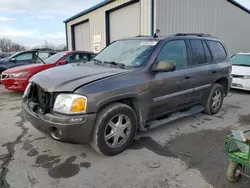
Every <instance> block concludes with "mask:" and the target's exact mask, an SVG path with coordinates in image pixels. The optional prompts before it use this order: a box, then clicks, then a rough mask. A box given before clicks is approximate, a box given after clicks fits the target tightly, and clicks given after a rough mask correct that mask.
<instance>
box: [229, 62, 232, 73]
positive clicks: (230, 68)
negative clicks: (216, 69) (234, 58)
mask: <svg viewBox="0 0 250 188" xmlns="http://www.w3.org/2000/svg"><path fill="white" fill-rule="evenodd" d="M229 73H230V74H231V73H232V63H231V64H230V67H229Z"/></svg>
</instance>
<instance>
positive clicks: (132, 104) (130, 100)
mask: <svg viewBox="0 0 250 188" xmlns="http://www.w3.org/2000/svg"><path fill="white" fill-rule="evenodd" d="M116 102H118V103H123V104H126V105H128V106H129V107H131V108H132V109H133V110H134V112H135V114H136V117H137V119H138V121H139V119H140V115H139V111H138V108H136V99H135V98H126V99H121V100H117V101H112V102H111V103H116ZM111 103H108V104H106V105H104V106H102V107H101V108H100V109H99V110H98V111H100V110H101V109H103V108H104V107H105V106H107V105H109V104H111Z"/></svg>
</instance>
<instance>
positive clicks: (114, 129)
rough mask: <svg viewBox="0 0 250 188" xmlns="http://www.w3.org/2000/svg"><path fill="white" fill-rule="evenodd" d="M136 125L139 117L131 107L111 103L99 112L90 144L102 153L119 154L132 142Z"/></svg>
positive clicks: (108, 154)
mask: <svg viewBox="0 0 250 188" xmlns="http://www.w3.org/2000/svg"><path fill="white" fill-rule="evenodd" d="M136 127H137V118H136V114H135V112H134V110H133V109H132V108H131V107H129V106H128V105H126V104H123V103H113V104H110V105H108V106H106V107H104V108H103V109H102V110H101V111H100V112H98V116H97V119H96V122H95V126H94V130H93V135H92V140H91V142H90V145H91V146H92V148H93V149H94V150H95V151H97V152H98V153H100V154H102V155H107V156H112V155H117V154H119V153H121V152H122V151H124V150H125V149H126V148H127V147H128V146H129V145H130V144H131V143H132V141H133V139H134V136H135V133H136Z"/></svg>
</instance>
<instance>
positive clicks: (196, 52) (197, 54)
mask: <svg viewBox="0 0 250 188" xmlns="http://www.w3.org/2000/svg"><path fill="white" fill-rule="evenodd" d="M190 45H191V49H192V54H193V64H195V65H199V64H205V63H206V59H205V52H204V49H203V45H202V41H201V40H190Z"/></svg>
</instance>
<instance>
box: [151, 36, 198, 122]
mask: <svg viewBox="0 0 250 188" xmlns="http://www.w3.org/2000/svg"><path fill="white" fill-rule="evenodd" d="M188 54H189V53H188V52H187V46H186V41H185V40H179V39H178V40H172V41H168V42H167V43H166V44H165V45H164V46H163V47H162V49H161V51H160V53H159V55H158V56H157V58H156V62H155V63H159V62H160V61H174V62H175V63H176V70H175V71H173V72H159V73H156V74H155V75H154V76H153V79H152V81H151V84H150V85H151V96H152V98H153V101H152V106H151V114H150V116H151V118H153V117H156V116H161V115H163V114H165V113H167V112H170V111H174V110H177V109H179V108H181V107H184V106H187V105H189V104H190V103H192V100H191V97H192V94H193V86H194V80H193V78H192V75H190V69H189V67H188V59H189V58H188Z"/></svg>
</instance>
